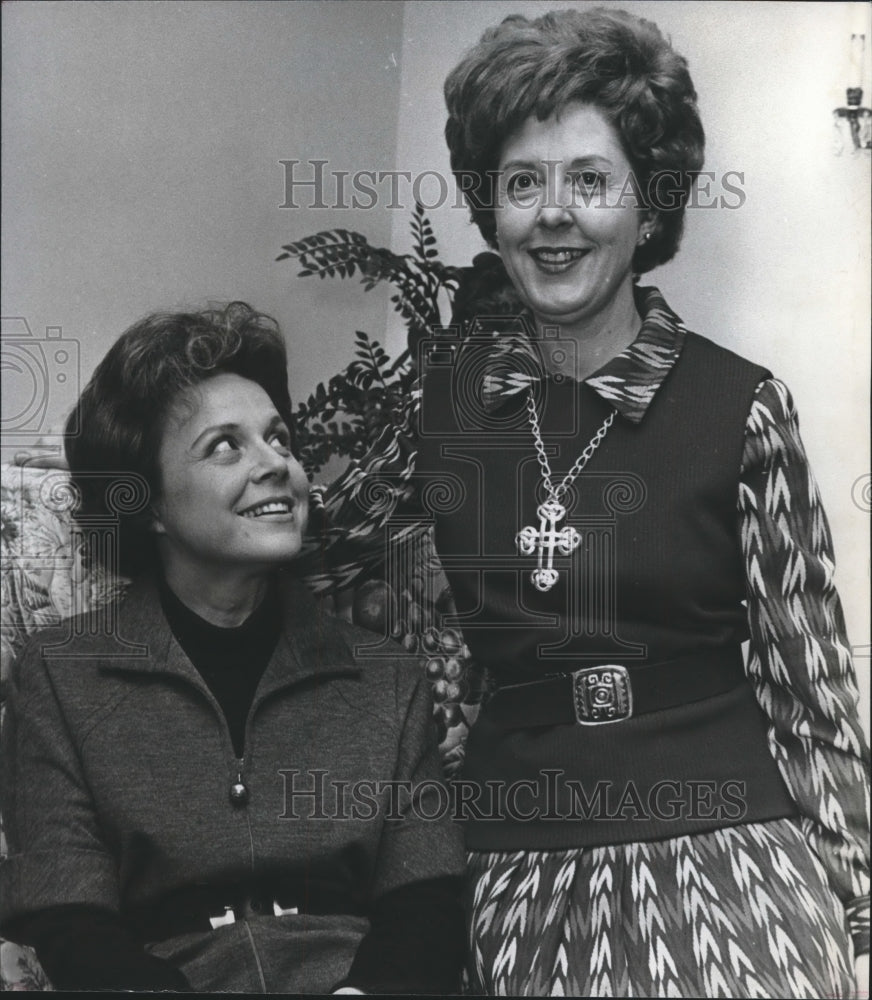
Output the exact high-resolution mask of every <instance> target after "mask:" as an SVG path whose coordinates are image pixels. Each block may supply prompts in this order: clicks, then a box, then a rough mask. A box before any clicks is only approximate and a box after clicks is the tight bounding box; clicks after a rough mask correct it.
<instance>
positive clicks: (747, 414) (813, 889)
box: [327, 8, 869, 997]
mask: <svg viewBox="0 0 872 1000" xmlns="http://www.w3.org/2000/svg"><path fill="white" fill-rule="evenodd" d="M445 96H446V101H447V105H448V123H447V126H446V137H447V140H448V145H449V148H450V151H451V163H452V168H453V170H454V172H455V175H456V177H457V180H458V184H459V185H460V187H461V189H462V190H463V191H464V192H465V193H466V196H467V200H468V203H469V205H470V208H471V212H472V218H473V220H474V221H475V222H476V224H477V225H478V227H479V229H480V230H481V232H482V234H483V236H484V238H485V239H486V241H487V242H488V243H489V244H490V246H491V247H492V248H493V249H495V250H496V251H497V252H498V254H499V256H500V258H501V263H499V262H496V263H495V261H494V258H493V257H492V256H489V257H487V258H480V259H479V260H478V261H477V264H478V266H477V267H476V268H475V269H474V270H473V273H472V275H471V278H470V280H469V282H468V283H467V285H466V286H465V287H463V288H461V289H460V290H459V291H458V295H457V297H456V298H455V317H454V321H455V322H456V323H458V324H465V325H466V332H469V330H470V329H473V330H474V329H475V326H474V322H473V321H474V320H475V319H476V317H478V318H479V319H480V318H481V317H482V316H491V318H490V319H489V320H488V323H487V324H481V323H480V324H479V326H478V329H479V330H481V329H483V328H485V327H486V328H489V329H490V328H497V329H499V327H500V322H499V320H496V321H494V319H493V316H492V314H493V313H495V312H506V308H505V303H506V296H507V289H508V290H510V291H511V290H513V291H514V293H515V295H516V296H517V298H518V299H520V303H519V309H518V310H517V312H520V313H521V316H520V318H519V319H518V320H517V321H516V322H514V323H512V324H507V325H504V329H509V332H503V333H501V334H500V335H498V336H497V337H496V338H495V339H494V340H493V342H492V344H491V346H490V347H488V344H487V341H484V342H482V339H481V338H473V340H474V342H473V341H469V342H468V344H470V345H471V346H469V347H468V349H467V347H466V346H465V345H461V346H460V347H459V348H457V345H454V347H453V348H452V349H453V350H454V351H455V353H454V361H453V364H449V365H446V364H445V363H444V359H443V360H442V361H441V362H440V363H439V364H436V363H435V362H434V364H433V365H431V366H430V367H428V368H426V370H425V371H424V373H423V381H422V388H421V393H420V394H416V395H415V396H413V399H412V404H413V405H412V408H411V411H410V413H409V415H408V417H409V419H408V421H407V422H406V424H405V426H404V427H403V428H402V429H403V430H406V429H407V430H408V431H409V432H410V436H409V437H406V438H403V437H401V436H399V435H398V438H399V439H398V440H395V441H388V440H385V441H382V442H380V446H379V448H378V449H377V452H378V453H377V454H374V455H373V456H372V460H371V461H370V462H365V463H364V464H363V470H364V471H366V470H371V471H372V472H373V474H374V475H377V476H379V477H381V478H382V479H383V478H384V476H385V475H386V473H387V470H388V468H389V467H390V464H391V462H393V463H394V465H395V466H396V469H395V471H398V472H399V473H400V487H399V490H398V498H399V499H400V500H402V501H408V500H409V499H410V494H411V492H412V485H413V484H414V483H415V482H416V481H417V482H419V483H420V482H424V483H426V482H428V481H432V482H436V483H443V484H447V485H449V486H450V485H452V484H453V497H454V500H453V501H452V502H450V503H443V504H442V505H441V507H440V509H437V510H435V511H434V513H433V518H434V520H435V543H436V548H437V550H438V552H439V555H440V558H441V559H442V562H443V565H444V568H445V572H446V575H447V576H448V579H449V582H450V584H451V588H452V592H453V596H454V600H455V603H456V606H457V611H458V618H457V622H458V623H459V624H460V625H461V627H462V628H463V632H464V638H465V640H466V643H467V645H468V646H469V648H470V650H471V652H472V655H473V657H474V658H475V659H476V660H477V661H478V662H480V663H482V664H484V665H485V666H486V667H487V671H488V674H489V677H490V681H491V695H490V697H489V700H487V701H486V702H485V703H484V704H483V707H482V710H481V712H480V714H479V716H478V718H477V720H476V722H475V724H474V726H473V727H472V730H471V732H470V735H469V739H468V742H467V747H466V761H465V769H464V778H465V779H466V780H467V781H469V782H471V784H472V786H473V787H476V788H479V789H480V790H482V792H483V794H484V793H485V792H487V794H488V795H490V796H491V798H490V799H489V800H485V798H484V797H483V798H482V799H481V800H480V801H478V802H477V803H476V806H477V809H470V810H469V812H468V818H467V827H466V838H467V840H466V842H467V848H468V851H469V854H468V878H469V888H468V903H469V914H468V916H469V921H470V923H469V932H470V958H469V971H470V980H471V987H472V991H473V992H483V993H487V994H519V995H546V994H548V995H575V996H728V997H746V996H767V997H769V996H771V997H776V996H779V997H780V996H791V997H794V996H795V997H821V996H848V995H851V994H852V993H853V992H854V990H855V989H856V988H857V986H856V982H855V961H856V968H857V975H858V977H859V983H860V988H861V989H863V988H865V983H866V981H867V979H868V951H869V898H868V894H869V878H868V872H869V857H868V766H869V755H868V748H867V745H866V740H865V738H864V734H863V731H862V728H861V725H860V722H859V718H858V712H857V700H858V693H857V687H856V681H855V676H854V671H853V666H852V663H851V658H850V653H849V648H850V647H849V645H848V642H847V638H846V636H845V631H844V622H843V616H842V611H841V607H840V603H839V599H838V596H837V594H836V591H835V589H834V586H833V579H832V575H833V554H832V545H831V541H830V535H829V531H828V528H827V523H826V519H825V516H824V513H823V510H822V508H821V504H820V498H819V496H818V492H817V488H816V486H815V483H814V480H813V477H812V476H811V473H810V471H809V467H808V463H807V460H806V456H805V453H804V450H803V446H802V443H801V440H800V437H799V431H798V423H797V416H796V411H795V409H794V405H793V402H792V399H791V397H790V394H789V392H788V390H787V388H786V387H785V386H784V384H783V383H782V382H780V381H779V380H778V379H777V378H775V377H773V375H772V374H771V373H770V372H769V371H767V370H766V369H764V368H762V367H760V366H758V365H755V364H753V363H751V362H749V361H746V360H745V359H743V358H741V357H738V356H737V355H735V354H733V353H732V352H730V351H728V350H725V349H724V348H722V347H719V346H718V345H716V344H714V343H712V342H711V341H709V340H707V339H705V338H704V337H702V336H699V335H697V334H695V333H693V332H691V331H689V330H687V329H686V328H685V327H684V325H683V324H682V322H681V320H680V319H679V318H678V316H677V315H676V314H675V313H674V312H673V311H672V310H671V309H670V307H669V306H668V305H667V304H666V302H665V301H664V299H663V297H662V295H661V294H660V293H659V291H658V290H657V289H656V288H654V287H641V286H639V285H638V284H637V281H638V276H639V275H641V274H643V273H645V272H647V271H650V270H652V269H653V268H654V267H656V266H657V265H658V264H662V263H664V262H666V261H668V260H670V259H671V258H672V257H673V256H674V255H675V253H676V252H677V250H678V246H679V241H680V236H681V231H682V226H683V221H684V208H685V206H686V204H687V201H688V198H689V196H690V192H691V187H692V183H693V177H694V172H695V171H698V170H699V169H700V168H701V167H702V163H703V147H704V134H703V127H702V124H701V122H700V118H699V115H698V111H697V104H696V94H695V91H694V87H693V84H692V81H691V78H690V76H689V73H688V70H687V64H686V62H685V60H684V59H683V58H682V57H681V56H680V55H678V54H677V53H676V52H675V51H674V50H673V49H672V48H671V47H670V45H669V44H668V43H667V42H666V41H665V40H664V38H663V37H662V35H661V34H660V32H659V30H658V29H657V27H656V26H655V25H653V24H652V23H650V22H648V21H645V20H642V19H640V18H636V17H633V16H630V15H628V14H626V13H624V12H622V11H619V10H614V9H612V8H608V9H602V8H599V9H586V10H569V11H562V12H555V13H550V14H546V15H545V16H543V17H541V18H539V19H537V20H535V21H530V20H527V19H526V18H524V17H522V16H519V15H514V16H511V17H508V18H506V19H505V20H504V21H503V22H502V23H501V24H499V25H498V26H496V27H494V28H493V29H491V30H489V31H487V32H486V33H485V34H484V36H483V37H482V39H481V41H480V42H479V44H478V45H477V46H476V47H475V48H474V49H472V51H471V52H470V53H469V54H468V55H466V56H465V57H464V58H463V59H462V60H461V62H460V63H459V64H458V65H457V67H456V68H455V69H454V70H453V71H452V73H451V74H450V75H449V77H448V79H447V82H446V84H445ZM482 290H484V292H483V293H482V294H479V293H480V292H481V291H482ZM525 325H526V330H527V333H525V332H524V329H525ZM466 350H468V358H469V363H468V364H467V365H466V366H465V367H464V360H463V359H464V352H465V351H466ZM488 352H489V353H490V360H489V361H488V360H487V357H486V355H487V354H488ZM436 353H438V352H434V355H433V357H434V358H435V357H436ZM442 354H443V355H444V354H445V352H444V351H443V352H442ZM476 380H478V381H476ZM419 400H420V412H418V410H417V407H418V405H419ZM416 429H417V435H415V434H413V433H412V432H414V431H415V430H416ZM390 433H391V432H387V434H388V436H389V435H390ZM394 456H399V457H398V458H396V457H394ZM364 481H365V477H364V476H362V475H361V469H360V468H355V469H353V470H352V472H351V473H350V474H349V476H348V477H346V478H345V479H344V480H343V481H342V482H341V483H338V484H337V485H336V486H335V487H334V488H333V490H332V493H331V495H330V497H328V503H327V508H328V513H329V514H330V515H331V516H332V518H333V521H334V523H335V524H336V525H337V526H342V525H343V524H344V525H345V526H349V525H350V524H351V523H352V522H353V521H354V518H355V516H356V515H355V498H356V495H357V491H358V489H359V485H360V484H361V483H362V482H364ZM358 510H359V508H358ZM343 519H344V520H343ZM375 524H376V517H375V516H374V515H371V516H370V518H369V522H368V524H367V526H366V527H364V528H358V529H357V533H358V538H360V537H361V536H363V535H364V534H365V533H366V530H367V528H368V529H374V527H375ZM746 642H747V643H748V649H747V652H746V653H745V654H744V655H743V644H745V643H746ZM500 794H502V795H503V798H502V799H500V800H499V801H498V802H497V804H496V805H494V804H493V803H494V798H493V797H494V796H498V795H500Z"/></svg>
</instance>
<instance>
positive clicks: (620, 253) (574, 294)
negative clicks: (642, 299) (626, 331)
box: [496, 102, 645, 324]
mask: <svg viewBox="0 0 872 1000" xmlns="http://www.w3.org/2000/svg"><path fill="white" fill-rule="evenodd" d="M499 169H500V184H501V188H500V193H499V194H500V196H499V199H498V205H497V209H496V226H497V240H498V243H499V250H500V256H501V257H502V259H503V263H504V264H505V267H506V271H507V272H508V274H509V277H510V278H511V279H512V283H513V284H514V286H515V288H516V290H517V291H518V293H519V294H520V296H521V297H522V299H523V300H524V301H525V302H526V304H527V305H528V306H529V307H530V309H532V311H533V314H534V315H535V316H536V317H537V319H539V320H540V321H543V322H549V323H560V324H573V323H576V322H583V323H586V324H588V323H590V322H591V321H595V320H596V319H597V317H600V316H602V317H604V318H605V317H607V315H608V311H609V308H610V306H611V304H612V303H613V302H614V300H615V298H616V297H617V295H618V294H619V292H620V290H621V288H622V286H624V290H625V291H629V288H630V286H631V281H632V262H633V255H634V253H635V251H636V247H637V245H638V244H639V242H640V241H641V239H642V235H641V233H642V230H641V227H642V223H643V222H644V221H645V214H644V212H643V211H642V210H641V209H640V208H639V207H637V206H636V199H635V198H634V197H633V195H632V193H631V192H632V189H630V188H629V187H628V188H626V189H625V187H624V186H625V184H627V180H628V177H629V175H630V173H631V170H632V168H631V165H630V162H629V160H628V159H627V156H626V154H625V153H624V150H623V148H622V146H621V141H620V139H619V137H618V134H617V132H616V131H615V129H614V128H613V127H612V126H611V125H610V124H609V122H608V121H607V120H606V118H605V117H604V116H603V114H602V113H601V112H600V111H599V109H597V108H596V107H594V106H592V105H590V104H581V103H579V102H572V103H570V104H568V105H567V106H566V107H565V108H563V110H562V111H560V112H558V113H555V114H554V115H551V116H550V117H549V118H546V119H545V120H544V121H539V119H538V118H536V117H535V116H533V117H530V118H528V119H527V120H526V122H524V124H523V125H522V126H521V128H519V129H518V130H517V131H516V132H515V133H513V134H512V135H511V136H510V137H509V138H508V139H507V140H506V142H505V145H504V146H503V149H502V154H501V156H500V164H499ZM624 190H626V191H627V192H628V193H627V194H626V195H625V197H624V198H623V199H622V198H621V192H622V191H624Z"/></svg>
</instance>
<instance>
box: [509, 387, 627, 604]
mask: <svg viewBox="0 0 872 1000" xmlns="http://www.w3.org/2000/svg"><path fill="white" fill-rule="evenodd" d="M616 412H617V411H615V410H612V412H611V413H610V414H609V415H608V417H606V419H605V421H604V422H603V425H602V427H600V428H599V430H598V431H597V432H596V434H594V436H593V437H592V438H591V439H590V442H589V443H588V445H587V447H586V448H585V449H584V451H583V452H582V453H581V454H580V455H579V456H578V458H577V459H576V460H575V462H574V463H573V465H572V468H571V469H570V470H569V472H567V473H566V475H565V476H564V477H563V479H562V480H561V481H560V482H559V483H558V484H557V486H555V485H554V484H553V483H552V482H551V465H550V463H549V461H548V456H547V454H546V453H545V445H544V443H543V441H542V434H541V432H540V430H539V418H538V416H537V415H536V402H535V400H534V399H533V391H532V390H530V391H529V393H528V395H527V414H528V416H529V418H530V427H531V429H532V431H533V444H534V445H535V446H536V456H537V458H538V460H539V467H540V468H541V469H542V485H543V486H544V487H545V492H546V493H547V495H548V499H547V500H546V501H545V502H544V503H541V504H539V506H538V507H537V508H536V513H537V515H538V516H539V527H538V528H534V527H533V525H527V526H526V527H524V528H521V530H520V531H519V532H518V534H517V535H516V536H515V544H516V545H517V547H518V552H519V553H520V554H521V555H524V556H530V555H533V553H534V552H535V553H536V555H537V566H536V569H534V570H533V572H532V573H531V574H530V580H531V582H532V584H533V586H534V587H535V588H536V589H537V590H541V591H543V592H544V591H548V590H550V589H551V588H552V587H553V586H554V584H555V583H557V580H558V579H559V576H560V574H559V573H558V572H557V570H556V569H555V568H554V553H555V552H559V553H560V554H561V555H564V556H568V555H571V554H572V553H573V552H574V551H575V550H576V549H577V548H578V546H579V545H580V544H581V536H580V535H579V533H578V532H577V531H576V530H575V528H573V527H572V525H569V524H567V525H565V526H564V527H563V528H558V527H557V523H558V521H562V520H563V518H564V517H566V508H565V507H564V506H563V504H562V503H561V502H560V501H561V500H562V498H563V494H564V493H566V491H567V490H568V489H569V487H570V486H571V485H572V484H573V483H574V482H575V478H576V476H578V474H579V473H580V472H581V470H582V469H583V468H584V467H585V466H586V465H587V463H588V461H589V460H590V457H591V455H593V453H594V452H595V451H596V450H597V448H598V447H599V446H600V444H601V442H602V440H603V438H604V437H605V436H606V434H607V433H608V429H609V428H610V427H611V426H612V423H613V421H614V419H615V413H616Z"/></svg>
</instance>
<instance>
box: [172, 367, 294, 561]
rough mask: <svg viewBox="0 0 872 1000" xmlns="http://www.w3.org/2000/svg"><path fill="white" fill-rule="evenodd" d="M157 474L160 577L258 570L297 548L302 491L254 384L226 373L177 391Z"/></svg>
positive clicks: (272, 411) (280, 431) (276, 419)
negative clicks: (173, 572)
mask: <svg viewBox="0 0 872 1000" xmlns="http://www.w3.org/2000/svg"><path fill="white" fill-rule="evenodd" d="M159 470H160V489H159V499H158V502H157V503H156V504H155V513H156V520H155V530H156V531H157V532H158V535H159V551H160V555H161V559H162V561H163V564H164V570H165V571H166V570H167V569H168V568H169V566H170V565H171V566H172V567H173V568H180V567H184V568H185V570H186V571H187V573H188V575H189V576H190V575H191V574H193V575H194V576H196V575H197V574H198V573H199V574H204V575H206V576H207V577H208V575H211V574H215V573H216V572H221V571H227V570H233V569H236V570H243V571H249V572H251V571H253V572H259V571H262V570H266V569H268V568H270V567H271V566H275V565H276V564H278V563H282V562H286V561H287V560H289V559H292V558H293V557H294V556H296V555H297V553H298V552H299V551H300V547H301V545H302V541H303V533H304V531H305V528H306V518H307V512H308V496H309V484H308V481H307V479H306V474H305V472H304V471H303V469H302V467H301V466H300V464H299V462H297V460H296V458H294V456H293V454H292V453H291V450H290V434H289V432H288V428H287V427H286V426H285V422H284V421H283V420H282V418H281V417H280V416H279V414H278V412H277V411H276V408H275V406H274V405H273V402H272V400H271V399H270V398H269V396H268V395H267V393H266V391H265V390H264V389H263V388H261V386H260V385H258V383H257V382H253V381H251V380H250V379H246V378H242V377H241V376H240V375H233V374H229V373H223V374H219V375H214V376H212V377H211V378H209V379H207V380H206V381H204V382H201V383H199V384H198V385H196V386H194V387H192V388H191V389H189V390H186V391H184V392H183V393H181V394H180V395H179V397H178V398H177V400H176V403H175V405H174V406H173V407H172V408H171V411H170V413H169V415H168V418H167V421H166V425H165V428H164V433H163V440H162V442H161V447H160V453H159Z"/></svg>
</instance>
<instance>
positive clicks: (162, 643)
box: [97, 572, 360, 699]
mask: <svg viewBox="0 0 872 1000" xmlns="http://www.w3.org/2000/svg"><path fill="white" fill-rule="evenodd" d="M278 584H279V606H280V609H281V614H282V636H281V637H280V639H279V642H278V643H277V644H276V648H275V651H274V652H273V654H272V657H271V658H270V662H269V665H268V666H267V669H266V672H265V673H264V676H263V679H262V681H261V684H260V687H259V688H258V692H257V698H258V699H260V698H261V697H263V696H264V695H266V694H268V693H270V692H271V691H274V690H278V689H279V688H281V687H285V686H287V685H289V684H295V683H297V682H299V681H302V680H305V679H307V678H315V677H319V676H333V675H339V674H345V675H347V674H357V673H359V672H360V668H359V667H358V666H357V665H356V663H355V659H354V654H353V653H352V651H351V649H350V648H349V646H348V644H347V643H346V641H345V640H344V638H343V637H342V634H341V631H340V629H339V628H338V627H337V623H336V620H335V619H334V618H333V616H332V615H330V614H329V613H328V612H327V611H325V610H324V609H323V608H322V606H321V605H319V604H318V603H316V601H315V600H314V598H313V597H312V595H311V593H310V592H309V591H308V589H307V587H306V586H305V584H304V583H303V581H301V580H299V579H297V578H295V577H293V576H292V575H291V574H289V573H286V572H280V573H279V575H278ZM111 633H112V634H111V635H110V636H107V640H110V641H109V645H110V646H113V645H114V646H115V649H107V656H106V658H105V659H104V661H103V663H102V664H101V665H102V666H104V667H105V668H106V669H109V670H113V671H114V670H124V671H134V672H145V673H170V674H175V675H177V676H180V677H184V678H185V679H186V680H188V681H191V682H193V683H194V684H196V685H197V686H198V687H200V686H203V687H205V682H204V681H203V680H202V678H201V677H200V675H199V673H198V672H197V670H196V669H195V667H194V666H193V664H192V663H191V662H190V661H189V660H188V658H187V656H186V655H185V654H184V652H183V651H182V648H181V646H179V644H178V642H177V641H176V639H175V637H174V636H173V634H172V631H171V630H170V627H169V624H168V622H167V620H166V616H165V615H164V613H163V610H162V608H161V603H160V592H159V589H158V585H157V582H156V581H155V580H154V579H153V578H152V577H150V576H143V577H140V578H138V579H137V580H134V582H133V583H132V584H131V585H130V588H129V590H128V592H127V595H126V597H125V598H124V601H123V603H122V605H121V607H120V610H119V613H118V619H117V626H116V628H115V629H113V630H111ZM123 643H127V644H132V645H131V646H130V647H129V650H128V652H127V654H126V655H125V654H124V652H123V647H122V645H121V644H123ZM133 646H138V647H139V650H138V653H137V651H136V650H135V649H134V648H133ZM97 655H98V656H99V653H98V654H97ZM101 659H102V657H101Z"/></svg>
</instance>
